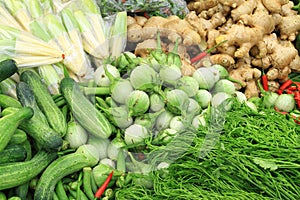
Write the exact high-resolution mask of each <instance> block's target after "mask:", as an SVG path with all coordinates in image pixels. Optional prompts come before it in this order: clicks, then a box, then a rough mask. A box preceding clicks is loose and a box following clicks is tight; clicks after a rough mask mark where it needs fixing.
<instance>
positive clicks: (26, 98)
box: [6, 82, 63, 151]
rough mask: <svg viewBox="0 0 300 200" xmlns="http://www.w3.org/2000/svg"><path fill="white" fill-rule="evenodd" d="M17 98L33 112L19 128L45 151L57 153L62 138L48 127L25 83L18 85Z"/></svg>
mask: <svg viewBox="0 0 300 200" xmlns="http://www.w3.org/2000/svg"><path fill="white" fill-rule="evenodd" d="M17 96H18V99H19V101H20V102H21V104H22V105H23V106H27V107H30V108H31V109H32V110H33V111H34V115H33V116H32V118H31V119H29V120H27V121H25V122H24V123H21V124H20V127H19V128H20V129H22V130H24V131H25V132H26V133H27V134H28V135H30V136H31V137H32V138H33V139H34V140H35V141H36V142H37V143H38V144H39V145H41V147H42V148H44V149H45V150H47V151H57V150H58V149H59V148H60V147H61V146H62V143H63V140H62V136H61V135H60V134H59V133H57V132H56V131H54V130H53V129H52V128H51V127H50V126H49V124H48V121H47V119H46V117H45V115H44V114H43V113H42V111H41V110H40V109H39V107H38V105H37V103H36V101H35V97H34V95H33V92H32V91H31V89H30V87H29V86H28V85H27V84H26V83H24V82H20V83H18V85H17ZM6 109H7V108H6Z"/></svg>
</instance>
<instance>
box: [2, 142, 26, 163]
mask: <svg viewBox="0 0 300 200" xmlns="http://www.w3.org/2000/svg"><path fill="white" fill-rule="evenodd" d="M26 157H27V152H26V149H25V148H24V147H23V146H22V145H16V144H15V145H7V146H6V148H5V149H4V150H3V151H1V152H0V164H3V163H12V162H20V161H24V160H25V159H26Z"/></svg>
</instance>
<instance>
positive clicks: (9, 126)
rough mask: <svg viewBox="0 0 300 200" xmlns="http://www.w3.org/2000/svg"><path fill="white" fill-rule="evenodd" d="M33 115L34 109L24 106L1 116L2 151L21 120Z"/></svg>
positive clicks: (0, 138) (0, 144)
mask: <svg viewBox="0 0 300 200" xmlns="http://www.w3.org/2000/svg"><path fill="white" fill-rule="evenodd" d="M32 116H33V110H32V109H31V108H29V107H24V108H21V109H19V110H18V112H12V113H11V114H8V115H5V116H4V117H2V118H0V133H1V134H0V152H1V151H2V150H3V149H4V148H5V147H6V146H7V144H8V143H9V141H10V139H11V137H12V135H13V134H14V132H15V131H16V130H17V128H18V126H19V125H20V124H21V122H23V121H24V120H26V119H30V118H31V117H32ZM0 180H1V179H0Z"/></svg>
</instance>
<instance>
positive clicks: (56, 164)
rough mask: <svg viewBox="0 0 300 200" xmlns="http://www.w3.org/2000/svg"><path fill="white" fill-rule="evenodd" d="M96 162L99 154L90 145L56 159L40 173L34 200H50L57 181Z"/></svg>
mask: <svg viewBox="0 0 300 200" xmlns="http://www.w3.org/2000/svg"><path fill="white" fill-rule="evenodd" d="M98 161H99V152H98V151H97V149H96V148H95V147H94V146H92V145H82V146H80V147H79V148H78V149H77V150H76V152H74V153H71V154H67V155H64V156H61V157H59V158H57V159H56V160H55V161H53V162H52V163H51V164H50V165H49V166H48V167H47V168H46V169H45V171H44V172H43V173H42V175H41V177H40V179H39V181H38V184H37V187H36V189H35V192H34V199H35V200H51V199H52V197H53V192H54V189H55V186H56V184H57V183H58V181H59V180H61V179H62V178H63V177H65V176H67V175H70V174H72V173H75V172H77V171H79V170H82V168H84V167H93V166H95V165H96V164H97V163H98Z"/></svg>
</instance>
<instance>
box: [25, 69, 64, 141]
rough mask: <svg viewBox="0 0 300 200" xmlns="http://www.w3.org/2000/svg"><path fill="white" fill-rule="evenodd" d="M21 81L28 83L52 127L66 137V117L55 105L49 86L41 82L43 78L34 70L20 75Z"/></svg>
mask: <svg viewBox="0 0 300 200" xmlns="http://www.w3.org/2000/svg"><path fill="white" fill-rule="evenodd" d="M20 80H21V81H23V82H25V83H27V84H28V85H29V87H30V88H31V90H32V91H33V94H34V97H35V99H36V102H37V105H38V106H39V108H40V109H41V111H42V112H43V113H44V115H45V116H46V118H47V120H48V122H49V125H50V127H51V128H52V129H53V130H55V131H56V132H58V133H59V134H61V136H64V135H65V134H66V132H67V122H66V119H65V116H64V115H63V113H62V112H61V110H60V109H59V108H58V106H57V105H56V104H55V102H54V100H53V98H52V96H51V94H50V92H49V90H48V88H47V86H46V85H45V84H44V83H43V82H42V81H41V77H40V76H39V75H38V74H37V73H36V72H35V71H32V70H26V71H24V72H23V73H22V74H21V75H20Z"/></svg>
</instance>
